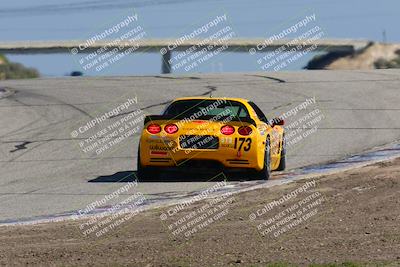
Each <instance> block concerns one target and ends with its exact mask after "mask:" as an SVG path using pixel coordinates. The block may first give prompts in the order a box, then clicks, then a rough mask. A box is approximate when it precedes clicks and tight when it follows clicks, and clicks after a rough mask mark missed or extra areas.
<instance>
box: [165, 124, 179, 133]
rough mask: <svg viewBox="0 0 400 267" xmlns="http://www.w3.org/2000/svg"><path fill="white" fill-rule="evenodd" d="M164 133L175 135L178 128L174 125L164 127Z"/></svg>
mask: <svg viewBox="0 0 400 267" xmlns="http://www.w3.org/2000/svg"><path fill="white" fill-rule="evenodd" d="M164 131H166V132H167V133H169V134H173V133H176V132H177V131H178V126H176V124H168V125H165V127H164Z"/></svg>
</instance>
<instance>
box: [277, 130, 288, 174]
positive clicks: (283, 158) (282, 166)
mask: <svg viewBox="0 0 400 267" xmlns="http://www.w3.org/2000/svg"><path fill="white" fill-rule="evenodd" d="M285 169H286V139H285V135H283V137H282V151H281V161H280V162H279V166H278V169H276V170H277V171H284V170H285Z"/></svg>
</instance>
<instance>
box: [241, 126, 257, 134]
mask: <svg viewBox="0 0 400 267" xmlns="http://www.w3.org/2000/svg"><path fill="white" fill-rule="evenodd" d="M252 132H253V130H252V129H251V128H250V127H249V126H242V127H240V128H239V129H238V133H239V134H240V135H249V134H251V133H252Z"/></svg>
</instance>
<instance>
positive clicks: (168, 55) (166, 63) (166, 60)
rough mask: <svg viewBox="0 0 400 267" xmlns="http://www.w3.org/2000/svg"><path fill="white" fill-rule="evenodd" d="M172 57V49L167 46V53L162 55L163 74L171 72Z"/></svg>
mask: <svg viewBox="0 0 400 267" xmlns="http://www.w3.org/2000/svg"><path fill="white" fill-rule="evenodd" d="M170 59H171V51H170V50H169V49H168V48H167V49H166V53H165V54H163V55H162V59H161V73H162V74H167V73H171V64H170V63H169V61H170Z"/></svg>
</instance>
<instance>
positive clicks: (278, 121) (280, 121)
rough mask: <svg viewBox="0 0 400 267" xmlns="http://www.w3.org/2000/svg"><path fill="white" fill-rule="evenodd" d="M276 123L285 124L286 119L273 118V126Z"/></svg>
mask: <svg viewBox="0 0 400 267" xmlns="http://www.w3.org/2000/svg"><path fill="white" fill-rule="evenodd" d="M275 125H280V126H282V125H285V120H283V119H281V118H275V119H273V120H271V127H274V126H275Z"/></svg>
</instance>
